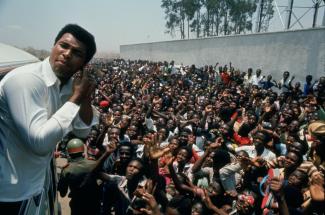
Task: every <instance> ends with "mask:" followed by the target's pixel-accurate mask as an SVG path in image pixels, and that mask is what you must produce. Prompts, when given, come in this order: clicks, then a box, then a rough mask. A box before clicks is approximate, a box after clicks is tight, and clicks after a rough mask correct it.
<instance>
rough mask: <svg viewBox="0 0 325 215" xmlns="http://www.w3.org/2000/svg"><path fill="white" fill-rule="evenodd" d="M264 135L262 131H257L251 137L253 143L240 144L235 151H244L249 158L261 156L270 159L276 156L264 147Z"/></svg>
mask: <svg viewBox="0 0 325 215" xmlns="http://www.w3.org/2000/svg"><path fill="white" fill-rule="evenodd" d="M265 139H266V137H265V135H264V134H263V133H262V132H257V133H256V134H255V136H254V138H253V143H254V145H251V146H241V147H238V148H236V149H235V151H236V152H239V151H242V150H243V151H246V152H247V153H248V156H249V157H250V158H256V157H261V158H263V159H264V160H266V161H271V160H273V159H275V158H276V155H275V154H274V153H273V152H272V151H270V150H268V149H267V148H265V146H264V145H265V144H266V143H265Z"/></svg>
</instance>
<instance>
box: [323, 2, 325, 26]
mask: <svg viewBox="0 0 325 215" xmlns="http://www.w3.org/2000/svg"><path fill="white" fill-rule="evenodd" d="M324 4H325V0H324ZM322 26H325V10H324V15H323V22H322Z"/></svg>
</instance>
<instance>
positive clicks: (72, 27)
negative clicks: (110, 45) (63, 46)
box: [54, 24, 96, 64]
mask: <svg viewBox="0 0 325 215" xmlns="http://www.w3.org/2000/svg"><path fill="white" fill-rule="evenodd" d="M65 33H69V34H72V35H73V36H74V37H75V38H77V39H78V40H79V41H80V42H82V43H83V44H84V45H85V46H86V47H87V50H86V62H85V64H86V63H88V62H89V61H90V60H91V58H92V57H93V56H94V54H95V53H96V42H95V38H94V36H93V35H92V34H91V33H89V32H88V31H87V30H86V29H84V28H82V27H80V26H79V25H77V24H68V25H66V26H64V27H63V28H62V29H61V30H60V32H59V33H58V35H57V36H56V38H55V42H54V44H56V43H57V42H58V41H59V39H60V38H61V37H62V36H63V35H64V34H65Z"/></svg>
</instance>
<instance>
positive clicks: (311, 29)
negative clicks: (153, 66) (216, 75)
mask: <svg viewBox="0 0 325 215" xmlns="http://www.w3.org/2000/svg"><path fill="white" fill-rule="evenodd" d="M322 30H323V31H324V33H325V27H321V26H320V27H316V28H307V29H296V30H287V31H273V32H262V33H251V34H235V35H223V36H213V37H205V38H192V39H183V40H180V39H177V40H166V41H156V42H148V43H133V44H123V45H120V50H121V49H122V48H123V47H127V46H136V45H149V44H160V43H179V42H186V41H195V40H213V39H216V38H229V37H250V36H255V35H260V36H261V35H272V34H289V33H295V32H304V31H322Z"/></svg>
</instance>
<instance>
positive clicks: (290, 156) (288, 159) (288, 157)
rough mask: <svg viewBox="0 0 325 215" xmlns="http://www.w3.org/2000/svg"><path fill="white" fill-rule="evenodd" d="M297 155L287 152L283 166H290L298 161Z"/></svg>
mask: <svg viewBox="0 0 325 215" xmlns="http://www.w3.org/2000/svg"><path fill="white" fill-rule="evenodd" d="M298 159H299V158H298V156H297V155H296V154H295V153H292V152H289V153H288V154H287V155H286V157H285V159H284V168H291V167H293V166H295V165H296V163H297V162H298Z"/></svg>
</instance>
